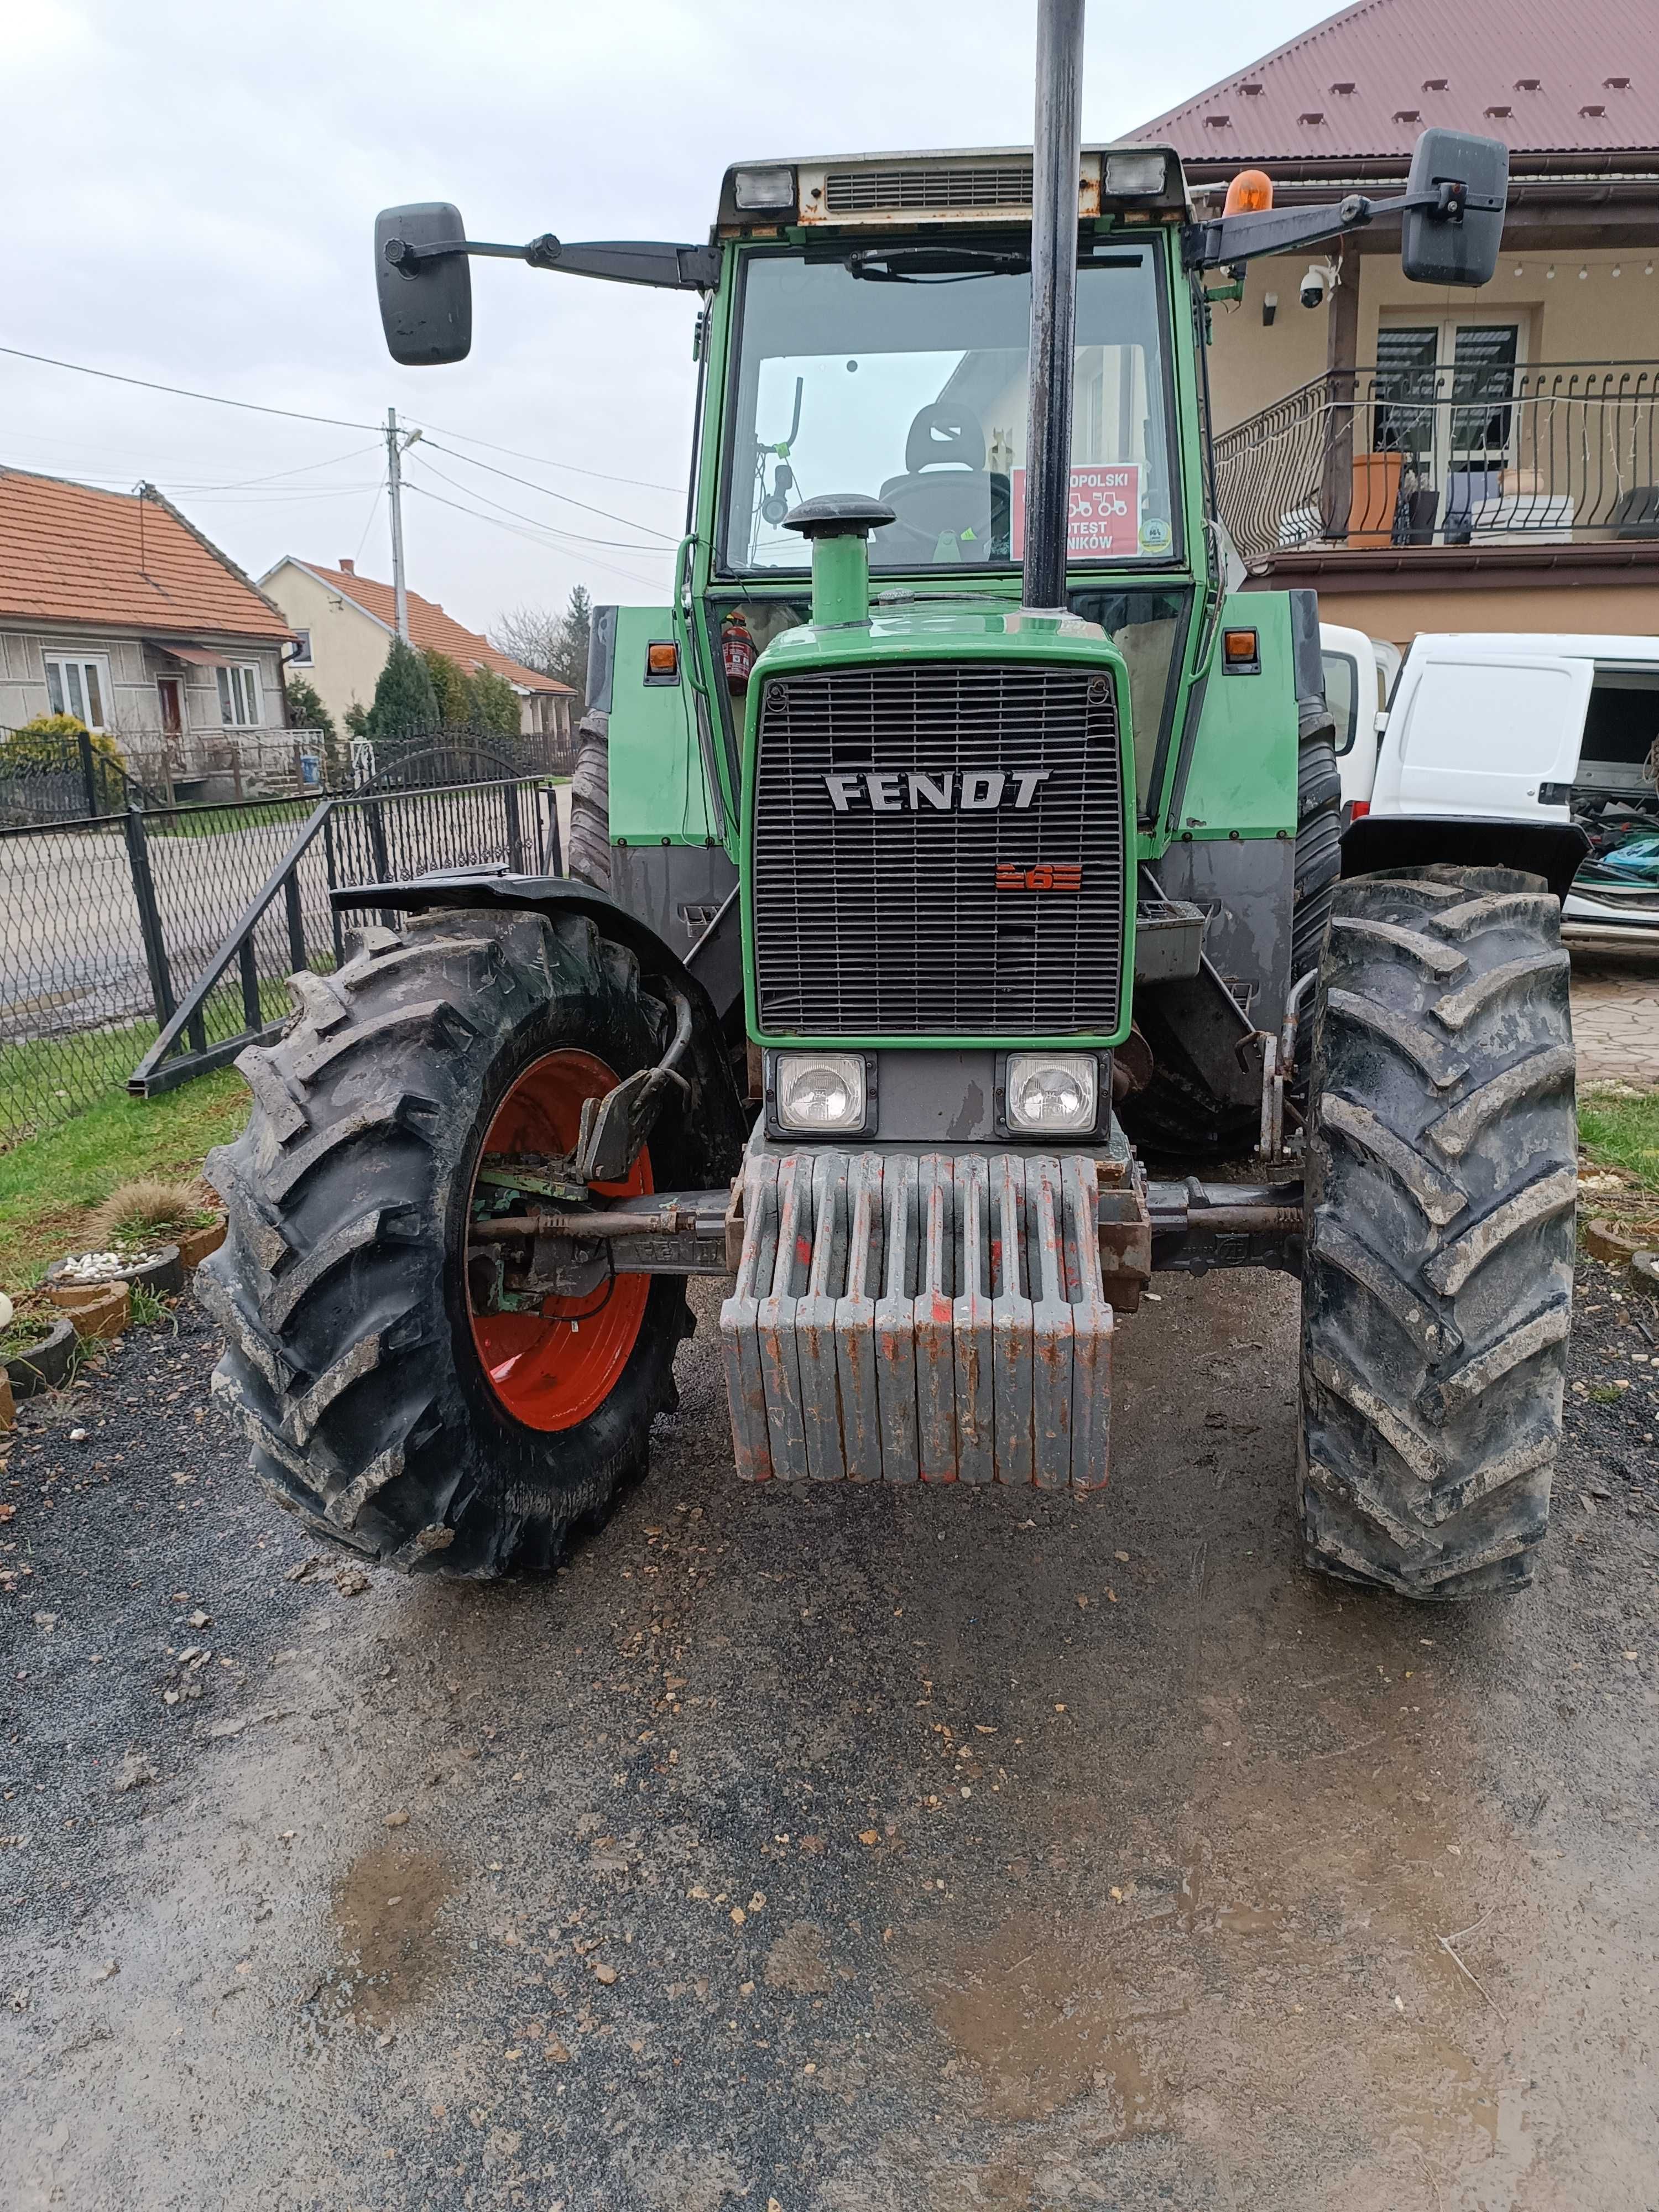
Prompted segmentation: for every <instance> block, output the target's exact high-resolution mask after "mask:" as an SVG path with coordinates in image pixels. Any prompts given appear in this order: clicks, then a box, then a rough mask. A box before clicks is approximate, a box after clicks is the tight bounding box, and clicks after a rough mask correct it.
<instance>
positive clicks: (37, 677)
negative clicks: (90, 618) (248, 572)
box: [0, 623, 287, 753]
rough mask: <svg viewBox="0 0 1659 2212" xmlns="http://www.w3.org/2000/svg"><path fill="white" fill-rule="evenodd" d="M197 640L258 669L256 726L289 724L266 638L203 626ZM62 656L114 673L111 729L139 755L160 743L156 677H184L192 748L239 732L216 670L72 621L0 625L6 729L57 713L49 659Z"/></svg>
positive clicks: (274, 650) (108, 706)
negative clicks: (231, 725)
mask: <svg viewBox="0 0 1659 2212" xmlns="http://www.w3.org/2000/svg"><path fill="white" fill-rule="evenodd" d="M191 643H192V644H198V645H201V646H204V647H206V648H208V649H209V650H210V651H212V652H216V653H223V654H224V655H225V657H226V658H227V659H234V660H241V661H251V662H252V664H253V665H254V666H255V667H256V668H257V669H258V671H259V708H260V720H259V722H258V725H257V727H258V728H259V729H262V730H280V729H282V728H283V727H284V726H285V724H286V720H287V717H286V714H285V712H284V708H283V678H282V659H281V653H280V650H279V648H278V647H276V646H274V645H272V644H271V643H270V641H269V640H267V639H263V638H262V639H260V640H258V641H257V642H252V641H248V640H246V639H238V638H234V637H223V636H215V635H213V634H212V633H210V632H205V631H204V632H202V633H200V634H197V635H193V636H192V638H191ZM60 655H67V656H69V657H70V658H73V659H95V660H97V661H99V662H100V664H101V665H102V666H103V667H104V668H105V669H106V670H107V671H108V675H109V683H108V687H107V694H106V700H105V706H104V720H105V726H106V728H107V729H109V730H110V731H111V732H112V734H113V735H114V736H115V737H116V738H118V739H119V740H121V741H122V743H123V744H124V746H125V747H127V748H128V749H130V750H132V751H133V752H135V753H149V752H154V751H155V750H158V749H159V748H160V746H161V736H162V732H161V695H160V693H159V692H158V691H157V690H156V688H155V679H156V678H157V677H158V676H174V677H179V678H182V680H183V684H184V710H185V739H186V750H199V749H200V747H201V745H202V744H204V743H205V742H206V741H208V740H210V739H213V740H221V739H224V738H231V737H234V736H236V735H238V734H240V732H236V731H234V730H228V729H227V728H226V727H225V725H224V722H223V720H222V714H221V710H220V703H219V687H218V678H217V677H216V674H215V672H214V671H213V670H212V669H211V668H200V667H191V666H189V665H186V664H181V663H179V662H178V661H175V660H173V659H170V658H169V657H168V655H167V653H165V651H162V650H158V649H157V648H156V647H155V646H153V645H150V644H149V643H147V642H146V641H144V640H143V638H138V637H133V636H131V635H128V636H125V637H124V636H122V635H120V634H119V632H118V631H113V630H106V629H93V628H91V627H89V626H88V625H84V624H81V625H77V624H74V623H70V624H67V625H59V626H57V627H54V628H52V629H33V628H32V629H21V627H10V628H3V629H0V729H15V728H16V727H17V726H18V725H19V724H20V723H22V722H28V721H33V719H34V717H35V716H36V715H37V714H47V713H49V712H50V711H51V700H50V696H49V695H48V693H47V690H46V661H47V659H48V658H49V657H50V658H57V657H58V656H60Z"/></svg>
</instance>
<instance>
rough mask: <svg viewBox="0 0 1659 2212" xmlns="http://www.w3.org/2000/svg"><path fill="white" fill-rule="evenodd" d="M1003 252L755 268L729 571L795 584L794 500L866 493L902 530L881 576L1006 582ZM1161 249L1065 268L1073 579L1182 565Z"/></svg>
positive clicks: (1013, 440)
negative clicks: (1072, 304) (1069, 313)
mask: <svg viewBox="0 0 1659 2212" xmlns="http://www.w3.org/2000/svg"><path fill="white" fill-rule="evenodd" d="M1022 263H1023V256H1022V255H1018V254H1016V253H1014V252H1010V251H1009V250H1008V249H1007V248H1006V246H1003V247H997V246H988V247H985V248H982V249H981V248H978V247H975V246H962V245H956V244H954V243H952V242H950V241H942V242H938V243H935V244H934V245H932V246H915V245H911V246H894V247H890V248H887V249H881V248H879V247H874V246H872V247H870V248H868V249H866V250H864V251H862V252H851V253H849V254H848V256H847V258H845V259H844V260H838V261H811V262H809V261H806V260H804V259H802V258H800V257H799V256H798V255H794V254H778V253H758V254H756V255H753V256H751V257H750V258H748V260H747V262H746V265H745V269H744V278H743V290H742V295H741V298H740V301H739V303H738V331H739V337H738V348H737V360H736V366H735V370H734V377H735V387H734V395H733V396H734V403H735V404H734V407H733V416H734V421H733V425H732V433H731V440H730V443H729V446H728V448H727V452H728V457H729V458H728V463H727V470H728V477H727V488H726V507H725V520H724V526H723V532H722V544H721V556H722V557H721V563H720V565H721V567H722V568H724V569H725V570H726V572H727V573H728V574H746V575H754V574H771V573H780V572H787V571H795V572H799V571H801V570H804V569H805V568H806V567H807V566H808V565H809V562H808V556H807V549H806V547H805V544H803V543H802V541H801V539H800V538H799V537H797V536H796V535H795V534H794V533H793V532H791V531H787V530H785V529H784V528H783V526H782V525H783V519H784V516H785V515H786V514H787V513H788V512H789V510H790V508H791V507H794V506H796V505H797V504H798V503H799V501H801V500H803V499H810V498H813V497H816V496H817V495H819V494H821V493H827V492H861V493H865V494H866V495H871V496H873V497H877V498H879V499H883V500H885V501H886V502H887V503H888V505H889V506H890V507H892V508H893V509H894V510H895V512H896V517H897V520H896V521H894V522H892V523H890V524H889V525H888V526H886V527H884V529H881V530H878V531H877V532H875V534H874V536H873V537H872V540H871V545H870V558H871V565H872V568H886V569H895V568H907V569H915V568H922V569H927V568H937V567H939V566H941V565H952V566H968V567H976V568H986V567H987V566H991V567H995V566H1000V567H1008V566H1011V565H1012V564H1014V563H1016V562H1018V561H1019V560H1020V558H1021V556H1022V555H1023V553H1024V507H1025V460H1026V443H1025V413H1026V396H1027V395H1026V360H1027V342H1028V339H1029V336H1030V315H1031V283H1030V271H1029V270H1028V269H1027V268H1025V267H1024V266H1023V265H1022ZM1165 327H1166V325H1165V322H1164V316H1163V313H1162V306H1161V299H1160V279H1159V272H1158V256H1157V252H1156V250H1155V249H1154V248H1153V247H1152V246H1150V245H1149V246H1119V245H1117V244H1116V243H1115V242H1114V243H1113V245H1112V246H1111V248H1110V250H1106V249H1105V248H1102V249H1101V250H1100V251H1098V252H1095V253H1094V254H1092V255H1091V256H1090V257H1089V258H1086V259H1085V260H1084V261H1083V262H1082V263H1080V264H1079V271H1078V296H1077V337H1076V355H1075V364H1076V366H1075V386H1074V394H1073V414H1072V523H1071V538H1070V558H1071V560H1072V561H1073V563H1074V564H1083V563H1089V562H1110V563H1112V564H1113V565H1114V566H1117V565H1120V564H1121V563H1123V562H1135V561H1156V562H1168V561H1169V560H1170V558H1171V557H1172V556H1174V555H1175V554H1176V553H1178V551H1179V550H1180V549H1179V545H1178V543H1177V538H1176V532H1177V531H1178V527H1179V518H1178V515H1177V513H1176V502H1175V500H1174V497H1173V494H1172V489H1171V476H1170V428H1169V420H1168V404H1167V398H1166V375H1165V353H1164V341H1163V336H1162V333H1163V331H1164V328H1165Z"/></svg>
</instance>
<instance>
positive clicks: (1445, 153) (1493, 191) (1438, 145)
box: [1400, 131, 1510, 285]
mask: <svg viewBox="0 0 1659 2212" xmlns="http://www.w3.org/2000/svg"><path fill="white" fill-rule="evenodd" d="M1509 183H1510V150H1509V148H1508V147H1507V146H1505V145H1504V142H1503V141H1502V139H1501V138H1476V137H1472V136H1471V135H1470V133H1469V132H1468V131H1424V133H1423V135H1422V137H1420V138H1419V140H1418V142H1417V144H1416V146H1415V147H1414V148H1413V152H1412V166H1411V174H1410V176H1409V177H1408V178H1407V183H1406V190H1407V192H1408V193H1414V192H1434V191H1439V190H1440V189H1441V187H1442V186H1443V185H1462V187H1463V191H1464V194H1465V199H1464V205H1463V212H1462V216H1461V218H1456V219H1454V218H1451V217H1449V216H1444V215H1442V214H1441V213H1439V212H1438V211H1437V210H1436V209H1434V208H1408V209H1407V210H1406V214H1405V216H1404V219H1403V222H1402V226H1401V238H1400V263H1401V268H1402V269H1403V270H1405V272H1406V274H1407V276H1409V277H1410V278H1411V280H1412V282H1413V283H1414V284H1470V285H1473V284H1486V283H1490V282H1491V281H1492V272H1493V270H1495V269H1496V268H1497V266H1498V246H1499V245H1500V243H1501V241H1502V240H1503V235H1504V197H1505V196H1506V194H1507V193H1508V191H1509Z"/></svg>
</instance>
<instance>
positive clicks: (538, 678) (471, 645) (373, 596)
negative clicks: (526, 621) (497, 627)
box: [267, 556, 576, 699]
mask: <svg viewBox="0 0 1659 2212" xmlns="http://www.w3.org/2000/svg"><path fill="white" fill-rule="evenodd" d="M290 557H292V556H290ZM280 565H281V564H280V563H278V566H280ZM294 565H295V568H303V569H305V570H306V572H307V574H310V575H313V576H315V577H316V579H317V580H318V581H319V583H322V584H326V585H327V586H329V588H330V590H331V591H335V592H341V593H343V595H344V597H345V598H347V599H350V600H352V601H354V602H355V604H356V605H358V606H360V607H361V608H362V610H363V611H364V613H365V614H371V615H373V616H374V619H375V620H376V622H378V623H383V624H384V625H385V627H386V629H389V630H395V628H396V616H397V608H398V595H397V593H396V592H394V591H393V589H392V586H391V585H390V584H382V583H379V582H377V581H376V580H375V579H374V577H373V576H360V575H358V574H357V573H356V570H355V569H353V570H349V571H348V570H346V569H344V568H319V566H318V564H317V562H314V561H298V560H296V561H295V563H294ZM275 573H276V571H275V570H274V569H273V570H272V571H271V572H270V574H275ZM268 580H269V578H267V581H268ZM407 596H408V599H409V641H410V644H411V645H412V646H415V647H417V648H418V649H419V650H421V651H422V652H431V653H447V654H448V656H449V658H450V659H452V660H454V661H459V664H460V665H461V666H462V667H463V668H476V667H477V665H479V663H480V662H482V663H483V665H484V666H485V667H486V668H493V669H494V670H495V673H496V675H497V676H504V677H506V678H507V682H508V683H509V684H517V685H518V686H519V688H520V690H524V691H551V692H556V693H557V694H559V695H560V696H563V697H566V698H572V699H574V697H575V696H576V695H575V692H574V690H573V689H572V687H571V686H570V685H569V684H560V683H556V681H555V680H554V678H552V677H550V676H542V675H538V673H537V671H536V670H535V669H533V668H525V667H523V666H521V665H520V663H519V662H518V661H516V660H510V659H508V658H507V654H506V653H498V652H497V651H496V650H495V647H494V646H493V645H492V644H491V643H490V642H489V639H488V638H487V637H480V636H479V635H478V633H477V630H472V629H465V628H463V626H462V625H461V624H460V623H458V622H457V621H456V620H455V618H454V617H453V615H447V614H446V613H445V612H444V611H443V609H442V608H441V607H440V606H435V605H433V603H432V601H431V600H430V599H422V597H421V595H420V593H419V592H410V593H409V594H408V595H407Z"/></svg>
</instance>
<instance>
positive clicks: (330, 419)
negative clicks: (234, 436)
mask: <svg viewBox="0 0 1659 2212" xmlns="http://www.w3.org/2000/svg"><path fill="white" fill-rule="evenodd" d="M0 354H9V355H10V356H11V357H12V359H13V360H14V361H35V362H40V363H41V365H42V366H43V367H44V368H70V369H73V370H74V372H75V374H76V375H77V376H98V377H101V378H102V379H103V380H104V381H105V382H106V384H136V385H137V386H139V388H140V389H141V390H142V391H144V392H170V393H171V394H172V396H173V398H175V399H204V400H206V401H207V402H208V404H209V405H210V406H213V407H240V409H241V410H243V412H244V413H245V414H249V415H281V416H284V417H285V418H286V419H287V420H288V421H289V422H325V423H327V424H328V425H329V426H330V428H332V429H336V430H378V429H379V428H380V425H379V424H378V423H376V422H347V421H346V419H345V417H344V416H341V415H306V414H302V413H301V410H299V409H298V408H295V407H266V406H264V404H262V403H261V402H260V401H258V400H257V399H227V398H225V397H224V396H223V394H222V393H221V392H188V391H186V390H185V387H184V386H183V385H180V384H157V383H155V382H154V381H153V380H151V379H150V378H149V377H148V376H122V375H121V374H118V372H117V371H116V370H115V369H112V368H88V367H87V365H86V363H85V362H83V361H58V359H56V358H55V356H52V354H49V353H25V352H24V350H23V349H22V347H21V346H0Z"/></svg>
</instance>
